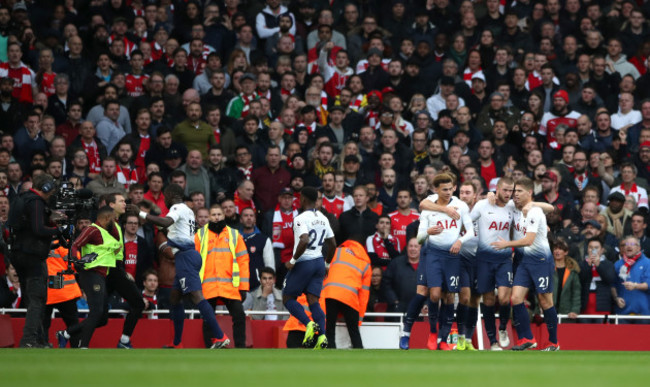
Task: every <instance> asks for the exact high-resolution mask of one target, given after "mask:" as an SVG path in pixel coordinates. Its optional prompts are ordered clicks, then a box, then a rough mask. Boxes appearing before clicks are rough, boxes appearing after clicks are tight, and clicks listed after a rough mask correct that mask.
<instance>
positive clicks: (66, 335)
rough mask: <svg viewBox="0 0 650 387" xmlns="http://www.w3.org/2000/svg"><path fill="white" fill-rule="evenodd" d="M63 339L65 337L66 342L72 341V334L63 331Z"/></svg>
mask: <svg viewBox="0 0 650 387" xmlns="http://www.w3.org/2000/svg"><path fill="white" fill-rule="evenodd" d="M63 337H65V339H66V340H70V334H69V333H68V331H63Z"/></svg>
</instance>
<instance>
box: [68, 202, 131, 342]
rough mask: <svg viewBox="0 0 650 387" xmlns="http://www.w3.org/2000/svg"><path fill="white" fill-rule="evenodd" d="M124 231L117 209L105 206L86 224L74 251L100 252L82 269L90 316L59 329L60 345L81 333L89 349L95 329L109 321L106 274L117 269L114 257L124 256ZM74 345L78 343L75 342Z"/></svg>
mask: <svg viewBox="0 0 650 387" xmlns="http://www.w3.org/2000/svg"><path fill="white" fill-rule="evenodd" d="M121 240H122V233H121V231H120V228H119V227H115V212H114V211H113V209H112V208H111V207H108V206H104V207H102V208H100V209H99V211H98V212H97V220H96V222H95V223H93V224H92V225H90V226H89V227H87V228H86V229H85V230H84V231H83V232H82V233H81V235H79V237H78V238H77V239H76V240H75V242H74V244H73V245H72V254H73V255H75V254H77V251H81V255H82V256H85V255H88V254H91V253H95V254H97V258H96V259H95V260H94V261H93V262H90V263H87V264H85V265H84V267H83V269H82V270H79V284H80V285H81V288H82V289H83V291H84V292H85V293H86V299H87V300H88V309H89V312H88V317H87V318H86V319H85V320H83V321H82V322H81V323H79V324H76V325H74V326H72V327H70V328H68V329H67V330H65V331H58V332H56V337H57V339H58V341H59V348H65V346H66V345H67V343H68V340H70V337H71V336H74V335H77V334H80V336H81V338H80V342H79V347H80V348H88V345H89V344H90V339H91V338H92V336H93V333H94V332H95V328H99V327H102V326H104V325H106V324H107V323H108V293H107V292H106V276H107V275H108V273H109V272H110V270H111V269H112V268H115V262H116V259H115V257H117V256H121V254H122V249H123V247H124V246H123V245H122V244H121V243H120V241H121ZM73 346H75V345H74V344H73Z"/></svg>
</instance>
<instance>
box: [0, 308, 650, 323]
mask: <svg viewBox="0 0 650 387" xmlns="http://www.w3.org/2000/svg"><path fill="white" fill-rule="evenodd" d="M25 312H27V309H25V308H0V315H3V314H9V313H25ZM57 312H58V311H57V310H56V309H54V310H53V311H52V317H56V315H57ZM88 312H89V310H88V309H79V313H88ZM128 312H129V311H128V310H126V309H111V310H109V311H108V313H109V314H113V315H115V314H126V313H128ZM142 313H143V314H168V313H169V309H156V310H145V311H144V312H142ZM214 313H215V314H216V315H227V314H228V311H227V310H221V309H218V310H216V311H215V312H214ZM244 313H246V315H247V316H252V315H256V316H266V315H276V316H289V312H287V311H255V310H247V311H244ZM185 314H186V315H189V318H190V319H195V318H200V314H201V312H200V311H199V310H198V309H186V310H185ZM365 315H366V316H368V317H384V318H386V317H388V318H398V319H399V322H400V323H402V320H403V318H404V314H403V313H388V312H368V313H366V314H365ZM420 317H425V318H426V315H424V314H421V315H420ZM495 317H496V318H499V314H498V313H497V314H496V316H495ZM480 319H481V315H480V314H479V320H480ZM566 319H569V316H568V315H566V314H558V320H559V322H560V323H562V320H566ZM578 319H582V320H607V322H608V323H609V324H614V325H618V324H619V323H620V320H648V321H650V316H638V315H621V314H609V315H603V314H579V315H578Z"/></svg>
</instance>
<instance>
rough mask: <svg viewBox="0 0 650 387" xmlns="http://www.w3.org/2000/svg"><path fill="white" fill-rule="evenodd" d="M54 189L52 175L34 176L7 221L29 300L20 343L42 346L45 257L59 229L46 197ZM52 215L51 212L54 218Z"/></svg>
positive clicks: (13, 258) (14, 257)
mask: <svg viewBox="0 0 650 387" xmlns="http://www.w3.org/2000/svg"><path fill="white" fill-rule="evenodd" d="M55 192H56V185H55V184H54V179H53V178H52V176H50V175H47V174H42V175H38V176H35V177H34V179H33V188H32V189H30V190H27V191H25V192H23V193H21V194H20V195H19V196H18V197H17V198H16V199H15V200H14V202H13V203H12V205H11V210H10V212H9V220H8V221H7V224H8V225H9V226H10V227H11V236H12V238H13V240H12V241H11V263H12V264H13V266H14V267H15V268H16V272H17V273H18V277H19V278H20V283H21V285H22V287H23V288H22V294H23V297H25V298H26V299H27V300H28V307H27V314H26V316H25V326H24V328H23V337H22V339H21V340H20V347H23V348H41V347H43V346H44V345H45V343H46V337H45V334H44V331H43V315H44V313H45V303H46V300H47V264H46V263H45V260H46V259H47V256H48V253H49V252H50V244H51V243H52V237H54V236H55V235H57V234H58V229H57V228H56V227H54V225H53V224H51V223H50V222H51V220H53V219H50V215H51V210H50V209H49V207H48V204H47V202H48V200H49V199H50V197H51V196H52V195H53V194H54V193H55ZM54 217H55V216H53V218H54Z"/></svg>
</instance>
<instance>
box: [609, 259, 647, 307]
mask: <svg viewBox="0 0 650 387" xmlns="http://www.w3.org/2000/svg"><path fill="white" fill-rule="evenodd" d="M624 263H625V261H623V260H622V259H619V260H618V261H616V264H615V265H614V268H615V270H616V273H620V270H621V267H622V266H623V264H624ZM627 281H630V282H637V283H642V282H645V283H647V284H650V259H648V258H647V257H646V256H645V255H641V257H640V258H639V260H638V261H637V262H636V263H635V264H634V266H632V270H630V273H629V275H628V278H627ZM616 290H617V291H618V296H619V297H623V299H624V300H625V308H623V309H620V308H617V309H616V312H617V313H619V314H632V313H634V314H640V315H650V289H649V290H645V291H642V290H626V289H625V287H624V286H623V279H622V278H621V277H620V275H619V277H618V281H617V283H616Z"/></svg>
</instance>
